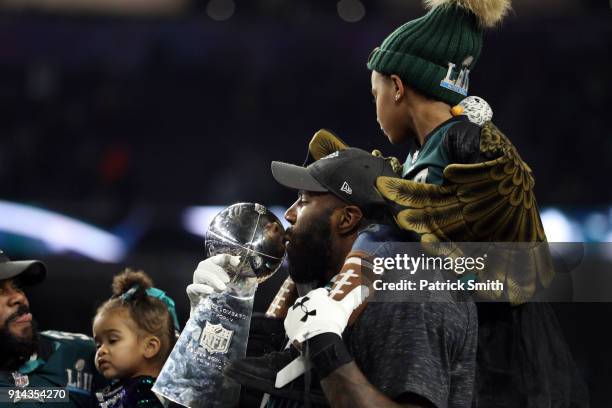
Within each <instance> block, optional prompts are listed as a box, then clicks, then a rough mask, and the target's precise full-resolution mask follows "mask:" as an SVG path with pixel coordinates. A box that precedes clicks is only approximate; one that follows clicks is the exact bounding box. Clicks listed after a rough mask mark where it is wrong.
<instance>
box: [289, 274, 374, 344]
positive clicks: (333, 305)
mask: <svg viewBox="0 0 612 408" xmlns="http://www.w3.org/2000/svg"><path fill="white" fill-rule="evenodd" d="M366 295H367V288H366V287H364V286H359V287H357V288H355V289H353V290H352V291H351V292H350V293H349V294H348V295H346V296H345V297H344V298H343V299H342V300H339V301H338V300H334V299H332V298H330V297H329V292H328V290H327V289H325V288H319V289H315V290H312V291H310V292H308V293H307V294H306V296H303V297H301V298H298V299H297V300H296V301H295V303H294V304H293V306H291V307H289V311H288V312H287V317H286V318H285V331H286V332H287V337H289V341H290V342H294V341H296V342H298V343H303V342H304V341H306V340H309V339H311V338H313V337H315V336H317V335H319V334H322V333H335V334H337V335H338V336H340V337H342V332H343V331H344V329H345V328H346V325H347V323H348V319H349V317H350V315H351V313H352V312H353V310H355V309H356V308H357V307H359V305H360V304H361V303H362V301H363V299H364V298H365V296H366Z"/></svg>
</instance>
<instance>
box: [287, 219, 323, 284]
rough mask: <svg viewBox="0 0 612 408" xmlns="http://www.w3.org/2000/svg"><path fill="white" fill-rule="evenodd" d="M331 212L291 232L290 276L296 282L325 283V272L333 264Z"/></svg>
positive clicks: (288, 256) (289, 249) (289, 250)
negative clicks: (305, 226)
mask: <svg viewBox="0 0 612 408" xmlns="http://www.w3.org/2000/svg"><path fill="white" fill-rule="evenodd" d="M331 212H332V211H329V212H325V213H324V214H322V216H321V218H320V219H319V220H316V221H315V222H312V223H310V224H307V225H308V227H307V228H302V230H300V231H296V230H294V229H293V228H291V229H290V230H289V231H288V232H289V236H290V243H289V246H288V247H287V258H288V260H289V267H288V269H289V276H291V279H293V280H294V281H295V282H296V283H313V282H314V283H315V284H316V285H317V286H321V285H323V284H325V283H326V282H325V274H326V272H328V270H329V269H330V268H331V267H333V265H332V239H331V219H330V216H331Z"/></svg>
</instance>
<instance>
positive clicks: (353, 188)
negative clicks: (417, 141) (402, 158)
mask: <svg viewBox="0 0 612 408" xmlns="http://www.w3.org/2000/svg"><path fill="white" fill-rule="evenodd" d="M271 167H272V175H273V176H274V179H276V181H278V182H279V183H280V184H282V185H283V186H285V187H289V188H293V189H296V190H305V191H313V192H329V193H333V194H334V195H336V196H337V197H338V198H340V199H341V200H342V201H344V202H346V203H348V204H353V205H356V206H358V207H359V208H361V210H362V211H364V212H367V211H368V210H370V209H373V208H374V207H382V206H385V200H384V199H383V197H382V196H381V195H380V193H379V192H378V190H376V179H377V178H378V177H381V176H391V177H397V174H395V172H393V168H392V167H391V165H390V164H389V162H388V161H387V160H385V159H384V158H382V157H377V156H373V155H372V154H370V153H368V152H366V151H365V150H361V149H357V148H355V147H349V148H346V149H344V150H338V151H336V152H334V153H332V154H329V155H327V156H325V157H322V158H320V159H319V160H317V161H315V162H313V163H312V164H310V165H308V166H307V167H303V166H296V165H294V164H289V163H283V162H277V161H274V162H272V166H271Z"/></svg>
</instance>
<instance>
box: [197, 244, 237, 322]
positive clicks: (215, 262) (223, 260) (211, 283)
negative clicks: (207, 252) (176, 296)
mask: <svg viewBox="0 0 612 408" xmlns="http://www.w3.org/2000/svg"><path fill="white" fill-rule="evenodd" d="M239 263H240V257H239V256H232V255H229V254H219V255H215V256H211V257H210V258H208V259H206V260H204V261H202V262H200V263H199V264H198V267H197V268H196V270H195V271H194V272H193V283H192V284H191V285H189V286H187V296H188V297H189V302H190V303H191V313H193V311H194V309H195V307H196V306H197V305H198V303H200V301H201V300H202V299H203V298H205V297H206V296H208V295H210V294H211V293H213V292H223V291H224V290H225V289H227V286H226V285H225V284H226V283H228V282H229V275H228V274H227V272H226V271H225V269H224V268H226V267H227V266H229V265H232V266H237V265H238V264H239Z"/></svg>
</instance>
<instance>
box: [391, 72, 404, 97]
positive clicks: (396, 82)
mask: <svg viewBox="0 0 612 408" xmlns="http://www.w3.org/2000/svg"><path fill="white" fill-rule="evenodd" d="M391 81H393V90H394V92H395V94H394V98H395V102H399V101H401V100H402V98H403V97H404V94H405V93H406V87H404V83H403V82H402V79H401V78H400V77H399V76H397V75H395V74H393V75H391Z"/></svg>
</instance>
